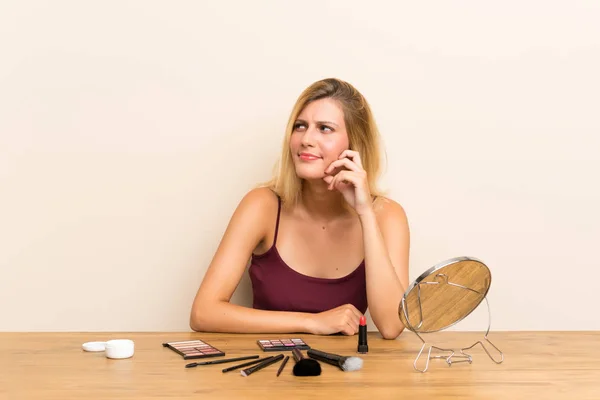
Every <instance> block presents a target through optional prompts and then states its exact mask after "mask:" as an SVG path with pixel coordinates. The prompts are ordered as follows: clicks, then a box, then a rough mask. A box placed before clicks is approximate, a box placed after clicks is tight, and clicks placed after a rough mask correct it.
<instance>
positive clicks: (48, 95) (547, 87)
mask: <svg viewBox="0 0 600 400" xmlns="http://www.w3.org/2000/svg"><path fill="white" fill-rule="evenodd" d="M598 21H600V3H599V2H597V1H591V0H590V1H527V0H526V1H522V0H521V1H503V2H492V1H453V2H449V1H424V2H415V1H373V2H364V1H348V0H344V1H302V2H297V1H296V2H287V1H262V0H255V1H243V0H239V1H157V0H152V1H150V0H146V1H141V0H140V1H122V0H119V1H85V2H84V1H39V0H32V1H16V0H11V1H3V2H2V3H0V269H1V271H0V272H1V277H0V330H2V331H155V330H160V331H182V330H183V331H185V330H189V325H188V319H189V312H190V306H191V303H192V300H193V297H194V295H195V293H196V290H197V288H198V286H199V284H200V282H201V280H202V277H203V275H204V273H205V271H206V268H207V266H208V264H209V262H210V260H211V258H212V256H213V254H214V251H215V249H216V247H217V245H218V243H219V241H220V239H221V235H222V233H223V232H224V229H225V227H226V225H227V223H228V221H229V218H230V216H231V214H232V212H233V211H234V209H235V207H236V206H237V204H238V202H239V201H240V199H241V198H242V196H243V195H244V194H245V193H246V192H247V191H248V190H250V189H251V188H252V187H254V185H256V184H257V183H259V182H261V181H264V180H266V179H268V178H269V177H270V174H271V171H272V167H273V165H274V163H275V161H276V160H277V157H278V155H279V151H280V148H281V145H282V137H283V132H284V128H285V124H286V122H287V118H288V115H289V112H290V111H291V108H292V106H293V104H294V102H295V101H296V98H297V96H298V95H299V94H300V92H301V91H302V90H303V89H304V88H305V87H307V86H308V85H310V84H311V83H312V82H314V81H316V80H318V79H321V78H325V77H338V78H341V79H344V80H347V81H349V82H350V83H352V84H353V85H355V86H356V87H357V88H358V89H359V90H360V91H361V92H362V93H363V94H364V95H365V96H366V98H367V99H368V101H369V102H370V104H371V106H372V108H373V111H374V113H375V117H376V119H377V122H378V124H379V127H380V129H381V132H382V135H383V139H384V144H385V147H386V156H387V166H386V169H385V174H384V176H383V178H382V185H383V187H384V188H386V189H387V191H388V195H389V196H390V197H391V198H393V199H395V200H396V201H398V202H399V203H401V204H402V205H403V206H404V208H405V210H406V212H407V215H408V218H409V222H410V227H411V239H412V246H411V253H410V277H411V280H412V279H414V278H416V277H417V276H418V275H420V274H421V273H422V272H423V271H425V270H426V269H428V268H430V267H432V266H433V265H435V264H437V263H439V262H441V261H443V260H446V259H448V258H452V257H458V256H472V257H476V258H479V259H481V260H482V261H483V262H485V263H486V264H487V265H488V266H489V268H490V269H491V271H492V277H493V278H492V286H491V289H490V292H489V295H488V299H489V300H490V305H491V310H492V330H596V329H600V317H598V315H597V313H596V311H595V309H594V308H593V307H592V304H596V302H597V297H598V296H597V293H598V279H597V277H596V273H597V271H598V268H599V267H600V262H599V259H600V257H599V256H598V254H597V248H598V247H597V246H598V239H599V238H600V227H599V225H600V212H599V211H598V207H599V203H600V201H599V200H600V187H599V186H600V185H599V181H600V179H599V171H600V156H599V155H598V154H599V150H600V139H599V136H600V115H599V111H600V78H599V75H600V74H599V73H598V71H600V23H598ZM250 300H251V288H250V284H249V280H248V279H247V276H245V277H244V279H243V280H242V282H241V284H240V286H239V287H238V290H237V291H236V293H235V296H234V299H233V301H235V302H238V303H240V304H246V305H248V304H250ZM487 322H488V319H487V313H486V309H485V306H483V305H482V307H479V308H478V309H477V310H476V311H475V312H474V313H473V314H472V315H471V316H470V317H469V318H467V319H465V320H464V321H463V322H461V323H460V324H459V325H457V326H456V327H455V329H464V330H482V329H485V328H486V327H487ZM369 326H370V328H371V329H373V328H374V326H373V324H372V322H371V320H369Z"/></svg>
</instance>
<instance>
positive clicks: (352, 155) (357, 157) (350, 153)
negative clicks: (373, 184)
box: [338, 150, 363, 169]
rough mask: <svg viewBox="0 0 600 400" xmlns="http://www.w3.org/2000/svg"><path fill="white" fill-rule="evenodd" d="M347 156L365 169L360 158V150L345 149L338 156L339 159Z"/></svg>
mask: <svg viewBox="0 0 600 400" xmlns="http://www.w3.org/2000/svg"><path fill="white" fill-rule="evenodd" d="M346 157H348V158H350V159H351V160H352V161H354V163H355V164H356V165H358V166H359V167H360V169H363V165H362V160H361V158H360V154H359V153H358V151H354V150H344V151H343V152H342V154H340V156H339V157H338V159H342V158H346Z"/></svg>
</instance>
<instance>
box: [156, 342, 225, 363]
mask: <svg viewBox="0 0 600 400" xmlns="http://www.w3.org/2000/svg"><path fill="white" fill-rule="evenodd" d="M162 345H163V347H167V348H169V349H171V350H173V351H174V352H175V353H177V354H180V355H181V356H182V357H183V359H184V360H189V359H194V358H208V357H219V356H224V355H225V352H223V351H221V350H219V349H217V348H216V347H213V346H211V345H210V344H208V343H206V342H204V341H202V340H186V341H182V342H168V343H163V344H162Z"/></svg>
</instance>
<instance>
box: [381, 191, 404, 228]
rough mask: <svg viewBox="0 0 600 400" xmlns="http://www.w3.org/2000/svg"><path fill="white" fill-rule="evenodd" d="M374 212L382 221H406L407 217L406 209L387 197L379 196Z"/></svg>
mask: <svg viewBox="0 0 600 400" xmlns="http://www.w3.org/2000/svg"><path fill="white" fill-rule="evenodd" d="M373 210H374V211H375V215H376V216H377V219H378V220H380V221H388V220H393V221H398V220H401V221H404V222H406V220H407V216H406V211H405V210H404V207H403V206H402V205H401V204H400V203H398V202H397V201H395V200H393V199H390V198H389V197H385V196H377V198H375V200H374V202H373Z"/></svg>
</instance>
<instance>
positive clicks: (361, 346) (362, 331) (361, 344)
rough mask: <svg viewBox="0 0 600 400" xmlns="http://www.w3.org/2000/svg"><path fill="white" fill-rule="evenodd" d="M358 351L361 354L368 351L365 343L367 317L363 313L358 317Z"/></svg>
mask: <svg viewBox="0 0 600 400" xmlns="http://www.w3.org/2000/svg"><path fill="white" fill-rule="evenodd" d="M358 352H359V353H361V354H365V353H368V352H369V345H368V344H367V319H366V318H365V316H364V315H363V316H361V317H360V324H359V326H358Z"/></svg>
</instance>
